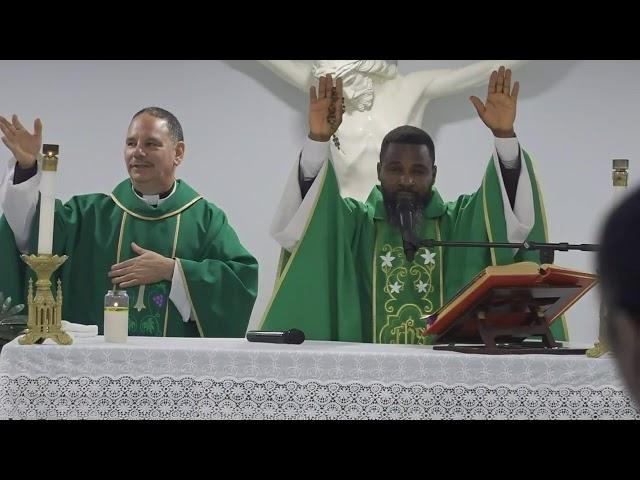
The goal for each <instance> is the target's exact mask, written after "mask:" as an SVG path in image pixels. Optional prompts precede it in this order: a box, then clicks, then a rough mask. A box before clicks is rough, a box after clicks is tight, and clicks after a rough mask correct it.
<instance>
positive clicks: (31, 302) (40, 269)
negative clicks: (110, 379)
mask: <svg viewBox="0 0 640 480" xmlns="http://www.w3.org/2000/svg"><path fill="white" fill-rule="evenodd" d="M21 258H22V260H23V261H24V262H25V263H26V264H27V265H29V267H30V268H31V270H33V271H34V272H36V275H37V277H38V280H37V281H36V293H35V295H34V294H33V280H31V279H29V290H28V292H27V304H28V306H29V314H28V318H27V333H26V334H25V335H24V336H23V337H22V338H20V340H18V341H19V342H20V344H21V345H33V344H34V343H42V342H44V341H45V340H46V339H47V338H51V339H53V340H54V341H55V342H56V343H58V344H60V345H71V344H72V343H73V339H72V338H71V337H70V336H69V335H68V334H67V333H66V332H64V331H63V330H62V284H61V283H60V280H58V284H57V288H56V297H55V299H54V297H53V293H52V292H51V280H50V278H51V275H52V274H53V272H55V271H56V270H57V269H58V267H60V265H62V264H63V263H64V262H65V261H66V260H67V258H68V257H67V256H66V255H63V256H61V257H60V256H58V255H53V256H51V255H22V257H21Z"/></svg>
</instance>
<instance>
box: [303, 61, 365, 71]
mask: <svg viewBox="0 0 640 480" xmlns="http://www.w3.org/2000/svg"><path fill="white" fill-rule="evenodd" d="M357 61H358V60H314V61H313V66H314V67H315V68H317V69H322V70H327V71H329V72H337V71H338V70H340V69H342V68H343V67H347V66H349V65H350V64H354V63H356V62H357Z"/></svg>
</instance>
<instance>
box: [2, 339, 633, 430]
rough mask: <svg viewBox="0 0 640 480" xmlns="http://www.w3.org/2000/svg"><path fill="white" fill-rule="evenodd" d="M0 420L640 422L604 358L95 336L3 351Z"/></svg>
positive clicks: (14, 346)
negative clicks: (113, 340)
mask: <svg viewBox="0 0 640 480" xmlns="http://www.w3.org/2000/svg"><path fill="white" fill-rule="evenodd" d="M0 418H20V419H22V418H27V419H30V418H34V419H35V418H46V419H76V418H92V419H93V418H96V419H97V418H100V419H102V418H106V419H219V418H222V419H298V418H302V419H583V418H584V419H620V418H633V419H640V414H639V413H638V411H636V409H635V407H634V405H633V403H632V402H631V400H630V398H629V396H628V395H627V394H626V393H625V392H624V390H623V385H622V382H621V380H620V378H619V376H618V374H617V371H616V369H615V364H614V361H613V359H612V358H610V357H609V358H600V359H589V358H586V357H584V356H560V355H504V356H500V355H498V356H489V355H466V354H460V353H451V352H440V351H434V350H431V349H429V348H425V347H418V346H404V345H369V344H351V343H338V342H305V343H303V344H302V345H271V344H256V343H249V342H247V341H246V340H244V339H187V338H150V337H130V338H129V342H128V343H127V344H126V345H114V344H107V343H105V342H104V339H103V337H95V338H90V339H76V340H75V343H74V344H73V345H71V346H59V345H55V344H48V343H47V344H45V345H29V346H22V345H19V344H18V343H17V340H14V341H13V342H11V343H10V344H8V345H6V346H5V347H4V348H3V349H2V353H1V354H0Z"/></svg>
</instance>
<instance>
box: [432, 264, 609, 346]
mask: <svg viewBox="0 0 640 480" xmlns="http://www.w3.org/2000/svg"><path fill="white" fill-rule="evenodd" d="M596 282H597V279H596V276H595V275H593V274H590V273H585V272H579V271H576V270H571V269H568V268H562V267H558V266H556V265H538V264H536V263H533V262H521V263H514V264H511V265H502V266H496V267H487V268H486V269H484V270H483V271H482V272H480V273H479V274H478V275H477V276H476V277H475V278H474V279H473V280H472V281H471V282H470V283H469V284H468V285H466V286H465V287H464V288H463V289H462V290H461V291H460V292H458V293H457V294H456V295H455V296H454V297H453V298H452V299H451V300H450V301H449V303H447V304H446V305H444V306H443V307H442V308H440V309H439V310H437V311H436V312H435V313H433V314H432V315H429V316H427V317H425V319H426V322H427V329H426V331H425V335H429V336H432V341H435V342H437V343H447V342H458V343H478V342H481V339H480V333H479V331H478V327H479V322H482V326H483V327H485V326H487V327H489V328H493V329H507V330H508V329H509V328H513V327H524V326H527V325H530V324H532V319H534V320H537V321H538V320H539V321H542V320H544V323H546V324H547V325H551V323H553V321H554V320H556V319H557V318H558V317H559V316H560V315H562V314H563V313H564V312H565V311H566V310H567V309H568V308H569V307H571V305H573V304H574V303H576V302H577V301H578V300H579V299H580V298H581V297H582V296H584V295H585V294H586V293H587V292H588V291H589V290H591V288H593V286H594V285H595V284H596Z"/></svg>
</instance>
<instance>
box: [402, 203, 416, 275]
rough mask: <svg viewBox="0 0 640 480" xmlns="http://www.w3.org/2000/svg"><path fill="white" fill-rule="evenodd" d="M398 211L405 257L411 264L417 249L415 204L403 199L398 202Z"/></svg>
mask: <svg viewBox="0 0 640 480" xmlns="http://www.w3.org/2000/svg"><path fill="white" fill-rule="evenodd" d="M397 209H398V220H399V223H400V231H401V232H402V245H403V247H404V256H405V257H406V258H407V260H408V261H409V262H413V259H414V257H415V255H416V249H417V248H416V242H415V240H414V233H413V211H414V206H413V202H412V201H411V200H409V199H405V198H403V199H401V200H400V201H399V202H398V206H397Z"/></svg>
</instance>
